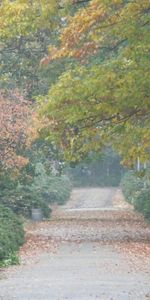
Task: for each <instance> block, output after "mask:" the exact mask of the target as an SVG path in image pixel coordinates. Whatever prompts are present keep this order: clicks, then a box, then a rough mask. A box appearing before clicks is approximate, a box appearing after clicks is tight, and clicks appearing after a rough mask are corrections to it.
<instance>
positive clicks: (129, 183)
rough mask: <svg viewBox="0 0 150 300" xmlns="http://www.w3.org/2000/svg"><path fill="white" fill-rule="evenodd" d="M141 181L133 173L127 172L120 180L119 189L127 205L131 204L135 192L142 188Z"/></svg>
mask: <svg viewBox="0 0 150 300" xmlns="http://www.w3.org/2000/svg"><path fill="white" fill-rule="evenodd" d="M143 185H144V183H143V180H142V179H141V178H139V177H137V176H136V175H135V173H134V172H133V171H129V172H127V173H126V174H125V175H124V177H123V178H122V180H121V188H122V191H123V193H124V195H125V197H126V200H127V201H128V202H129V203H132V202H133V199H134V196H135V194H136V192H137V191H140V190H141V189H142V188H143Z"/></svg>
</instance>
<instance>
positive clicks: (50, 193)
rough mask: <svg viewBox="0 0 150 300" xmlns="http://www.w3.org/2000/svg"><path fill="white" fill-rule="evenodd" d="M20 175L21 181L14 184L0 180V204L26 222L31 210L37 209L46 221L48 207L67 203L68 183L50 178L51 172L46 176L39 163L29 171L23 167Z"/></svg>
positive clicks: (5, 179)
mask: <svg viewBox="0 0 150 300" xmlns="http://www.w3.org/2000/svg"><path fill="white" fill-rule="evenodd" d="M27 171H28V172H30V176H29V175H28V173H27ZM24 173H25V174H24V178H23V177H20V178H19V179H20V180H18V181H14V180H13V179H11V178H10V177H9V176H6V177H5V176H2V178H1V181H0V182H1V192H0V203H1V204H3V205H5V206H6V207H9V208H11V209H12V210H13V212H15V213H16V214H19V215H23V216H24V217H27V218H30V217H31V210H32V208H41V209H42V213H43V216H44V217H45V218H48V217H49V216H50V213H51V209H50V208H49V204H52V203H54V202H57V203H58V204H63V203H65V202H66V201H67V200H68V199H69V196H70V192H71V183H70V181H69V179H68V177H67V176H65V175H59V174H57V175H56V174H52V173H51V170H49V173H48V172H47V171H46V167H45V166H44V164H43V163H42V162H36V164H35V166H34V167H33V168H32V170H31V169H30V168H27V167H26V168H25V170H24ZM28 177H29V178H28Z"/></svg>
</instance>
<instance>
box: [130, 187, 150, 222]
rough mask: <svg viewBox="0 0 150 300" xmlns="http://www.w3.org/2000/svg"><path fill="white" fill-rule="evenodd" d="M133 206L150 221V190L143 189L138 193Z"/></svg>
mask: <svg viewBox="0 0 150 300" xmlns="http://www.w3.org/2000/svg"><path fill="white" fill-rule="evenodd" d="M133 205H134V207H135V209H136V210H137V211H139V212H142V213H143V215H144V216H145V217H146V218H148V219H150V188H145V189H142V190H141V191H140V192H139V193H137V194H136V195H135V198H134V201H133Z"/></svg>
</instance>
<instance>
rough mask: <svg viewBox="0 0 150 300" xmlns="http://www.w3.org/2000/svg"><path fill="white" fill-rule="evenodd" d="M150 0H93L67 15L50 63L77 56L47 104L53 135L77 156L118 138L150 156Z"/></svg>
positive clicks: (123, 146)
mask: <svg viewBox="0 0 150 300" xmlns="http://www.w3.org/2000/svg"><path fill="white" fill-rule="evenodd" d="M148 13H149V1H147V0H144V1H142V2H141V1H140V0H136V1H134V2H133V1H123V0H114V1H109V0H107V1H106V0H103V1H102V0H93V1H90V2H89V4H88V5H87V6H86V7H83V8H81V9H79V10H78V11H77V12H76V13H75V14H74V15H73V16H69V17H68V18H67V25H66V27H65V28H63V29H62V31H61V34H60V47H58V48H57V49H56V47H54V48H51V52H50V55H49V63H50V62H51V61H52V60H53V59H56V58H60V57H74V58H76V60H77V62H76V66H75V67H74V68H71V69H69V70H68V71H67V72H65V73H64V74H62V76H60V78H59V80H58V82H57V83H56V84H55V85H53V86H52V88H51V89H50V90H49V93H48V95H47V96H46V97H44V98H43V99H42V101H41V115H42V116H44V117H46V118H48V119H49V122H48V123H46V126H45V127H46V128H45V136H46V137H47V138H52V139H54V140H55V142H57V143H58V144H59V145H61V146H63V149H64V151H65V153H66V157H67V158H69V159H71V160H75V159H78V158H79V157H82V156H83V155H85V153H87V152H89V151H91V150H98V149H100V148H101V146H103V145H104V144H105V143H112V144H113V145H114V147H116V148H117V150H118V151H119V152H120V153H121V154H122V155H123V158H124V161H125V162H126V164H130V163H134V161H135V160H136V159H137V157H140V158H141V159H142V160H146V159H148V158H149V155H150V151H149V147H150V144H149V133H150V132H149V113H150V111H149V109H150V106H149V103H150V101H149V79H150V78H149V74H150V73H149V63H148V61H149V55H148V52H149V38H150V36H149V14H148Z"/></svg>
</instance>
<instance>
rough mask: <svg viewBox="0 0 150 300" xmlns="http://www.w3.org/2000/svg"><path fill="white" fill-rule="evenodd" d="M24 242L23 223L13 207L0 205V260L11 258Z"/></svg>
mask: <svg viewBox="0 0 150 300" xmlns="http://www.w3.org/2000/svg"><path fill="white" fill-rule="evenodd" d="M23 242H24V230H23V225H22V222H21V220H20V218H19V217H18V216H16V215H15V214H14V213H13V212H12V211H11V209H9V208H6V207H4V206H3V205H0V261H2V260H4V259H10V257H13V256H14V253H15V252H16V251H18V249H19V247H20V246H21V245H22V244H23Z"/></svg>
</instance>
